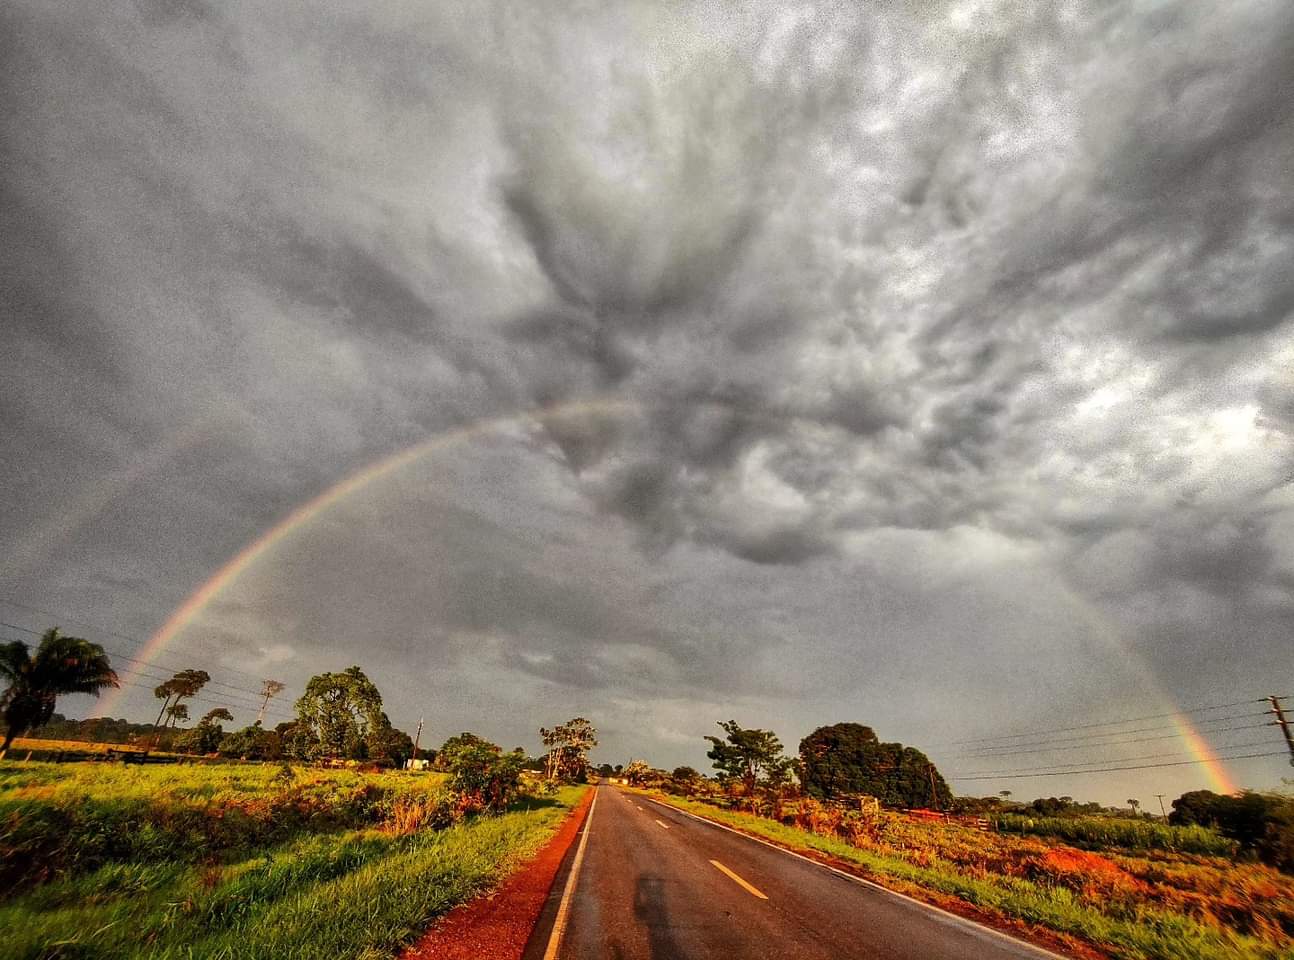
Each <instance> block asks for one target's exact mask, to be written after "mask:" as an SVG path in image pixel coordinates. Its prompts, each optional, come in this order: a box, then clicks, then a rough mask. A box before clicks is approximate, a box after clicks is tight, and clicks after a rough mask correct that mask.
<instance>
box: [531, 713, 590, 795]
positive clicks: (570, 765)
mask: <svg viewBox="0 0 1294 960" xmlns="http://www.w3.org/2000/svg"><path fill="white" fill-rule="evenodd" d="M539 735H540V737H542V738H543V741H544V746H545V747H547V748H548V779H549V780H555V779H559V778H560V779H563V780H582V779H584V778H586V777H587V775H588V765H589V761H588V753H589V751H590V750H592V749H593V748H594V747H596V746H597V745H598V740H597V730H595V729H594V727H593V724H591V723H590V722H589V721H588V720H586V719H584V718H583V717H576V718H575V719H573V720H568V721H567V722H566V723H563V724H560V725H558V726H556V727H554V728H553V729H552V730H549V729H547V728H546V727H540V728H539Z"/></svg>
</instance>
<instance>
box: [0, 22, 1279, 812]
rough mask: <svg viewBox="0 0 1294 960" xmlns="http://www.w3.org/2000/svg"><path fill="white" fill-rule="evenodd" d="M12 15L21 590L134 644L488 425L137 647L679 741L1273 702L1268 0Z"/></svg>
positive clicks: (462, 715)
mask: <svg viewBox="0 0 1294 960" xmlns="http://www.w3.org/2000/svg"><path fill="white" fill-rule="evenodd" d="M0 25H2V27H3V29H0V37H2V38H3V39H2V40H0V63H3V65H4V66H3V67H0V91H2V92H0V97H2V98H3V99H2V102H0V107H2V109H3V117H4V124H5V135H4V137H3V138H0V223H2V224H3V226H2V227H0V230H2V234H0V276H2V277H3V281H0V322H2V323H3V348H4V349H3V351H0V405H2V406H0V436H2V437H3V440H4V451H5V453H4V456H3V458H0V490H2V492H3V496H4V501H5V504H6V510H5V511H4V515H3V519H2V520H0V535H2V536H3V541H4V543H5V544H6V545H8V546H7V548H6V551H5V556H4V557H2V558H0V576H2V577H3V584H4V589H3V591H2V593H3V595H4V596H6V597H8V598H9V599H14V600H18V601H20V602H23V603H27V604H30V605H32V606H37V607H40V608H43V609H49V610H53V611H56V612H59V613H60V614H65V615H66V616H69V617H79V618H82V619H84V620H86V621H88V622H89V623H90V624H92V625H95V626H96V627H97V628H98V629H100V630H103V631H114V632H116V633H118V634H120V635H122V636H123V637H127V638H143V637H146V636H147V635H149V634H151V633H152V632H153V631H155V630H156V629H157V627H158V626H159V625H160V624H161V623H162V622H164V621H165V620H166V618H167V616H168V614H169V612H170V611H172V610H173V609H174V608H175V607H176V606H178V604H179V603H181V602H182V601H183V599H184V598H185V597H186V596H187V595H188V594H190V593H191V592H192V591H193V590H194V589H195V588H196V587H198V586H199V585H200V584H201V583H203V582H204V581H205V580H206V579H207V578H208V577H209V576H210V575H211V574H212V573H213V572H214V571H215V570H217V569H218V568H219V567H220V566H221V565H222V564H224V563H225V562H226V561H227V560H228V559H229V558H230V557H231V556H233V555H234V554H236V553H237V552H238V551H239V550H240V549H241V548H242V547H243V546H244V545H246V544H247V543H248V542H250V541H252V540H254V539H255V538H256V537H257V536H258V535H260V534H261V533H263V532H264V531H265V530H267V529H269V528H270V527H271V526H273V524H275V523H276V522H277V521H279V520H281V519H282V518H283V517H284V516H285V515H287V514H288V513H289V512H290V511H291V510H292V508H293V507H294V506H296V505H298V504H300V503H302V502H304V501H306V500H308V499H309V498H311V497H312V496H315V495H317V494H318V493H320V492H321V491H323V490H326V489H327V488H329V487H330V486H332V485H333V484H335V483H337V482H339V481H340V480H342V479H343V478H345V477H347V476H349V475H350V474H352V473H353V472H355V471H356V470H359V469H361V468H362V467H364V466H365V465H366V464H369V463H372V462H375V461H379V460H381V459H382V458H384V457H387V456H390V455H392V454H394V453H396V452H397V451H399V450H402V449H405V448H407V447H409V446H410V445H412V444H415V443H419V442H423V441H425V440H426V439H427V438H429V437H433V436H436V435H437V434H440V433H443V432H445V431H450V430H454V429H456V428H460V427H463V426H466V425H469V424H473V423H482V422H486V421H489V422H490V423H493V424H495V425H494V426H492V427H489V428H485V429H482V430H480V431H478V432H477V433H475V434H473V435H472V436H469V437H466V438H465V439H462V440H458V441H456V442H453V443H446V444H445V445H443V446H441V447H438V448H436V450H435V452H434V453H432V454H429V455H428V456H427V457H424V458H421V459H419V460H418V461H416V462H415V463H414V464H412V465H411V466H409V467H408V468H406V469H402V470H399V471H397V472H395V473H394V474H392V475H390V476H387V477H385V478H384V479H382V480H381V481H380V482H376V483H374V484H372V485H371V486H369V487H367V488H365V490H364V491H363V493H362V494H358V495H355V496H352V497H349V498H347V499H346V500H345V501H343V502H342V503H340V504H339V505H338V506H337V507H335V508H334V509H332V510H330V511H328V512H327V513H326V515H325V516H324V517H322V518H321V519H319V520H318V521H317V522H315V523H313V524H311V525H310V527H308V528H306V529H302V530H299V531H297V532H296V533H294V534H293V535H292V536H290V537H287V538H284V540H283V541H282V542H281V543H280V544H278V545H277V546H276V547H275V548H274V549H273V551H272V552H271V553H269V554H268V555H267V556H266V557H265V558H264V559H262V560H261V561H259V562H258V563H257V564H256V565H255V566H254V568H253V569H251V570H249V571H248V572H247V573H245V574H244V575H243V576H242V577H241V578H240V579H239V580H238V581H237V582H236V583H235V584H234V585H233V586H231V587H230V588H229V589H228V590H227V591H225V592H224V593H222V595H221V597H220V598H219V600H218V602H216V603H214V604H212V605H211V606H210V607H208V608H207V609H206V610H205V611H204V612H203V614H202V616H201V617H200V618H198V620H196V621H195V622H194V623H193V624H192V625H191V626H190V627H189V628H188V629H187V630H186V631H185V633H183V634H182V635H181V637H180V638H179V640H177V642H176V645H175V647H174V648H173V649H172V650H170V651H168V653H167V654H166V655H165V657H164V658H163V659H162V660H161V661H159V662H160V663H162V664H164V665H165V666H187V665H189V662H190V661H193V660H203V662H204V663H208V664H213V665H215V666H214V667H213V668H212V669H213V673H214V672H215V668H216V667H220V666H224V667H226V668H228V669H229V670H231V671H238V670H245V671H249V672H250V673H251V674H254V675H259V674H261V673H263V672H265V671H266V670H271V671H277V672H278V674H281V675H282V676H283V678H284V679H286V680H288V681H289V682H290V684H295V685H296V686H297V687H298V689H299V687H300V685H301V684H302V683H303V682H304V679H305V678H306V677H308V676H309V675H310V673H312V672H314V671H315V670H316V669H320V668H322V667H324V666H329V667H344V666H346V665H348V664H349V663H351V662H360V663H361V664H362V665H364V667H365V668H366V669H367V670H369V671H370V673H371V674H372V675H374V676H375V678H377V679H378V681H379V685H380V686H381V687H382V689H383V690H385V691H388V694H387V696H388V700H389V701H390V702H389V707H390V708H391V709H390V710H389V712H390V713H391V714H392V716H393V717H394V718H395V719H396V720H397V722H399V723H403V724H405V725H412V724H413V723H414V722H416V719H417V717H418V716H419V715H420V714H422V713H423V712H425V713H426V714H427V715H428V717H429V718H430V721H431V724H432V726H433V728H434V729H437V730H439V731H440V732H443V733H445V734H446V735H448V734H449V733H453V732H457V731H458V730H461V729H464V728H472V729H479V730H480V731H481V732H482V733H485V734H487V735H490V736H493V737H495V738H497V739H500V740H501V741H505V742H506V743H507V745H509V746H511V745H512V743H513V742H522V743H527V744H530V745H531V746H534V745H535V744H534V743H533V741H534V740H535V736H534V731H535V729H537V727H538V726H539V725H540V724H541V723H551V722H553V721H555V720H560V719H563V718H564V717H565V716H566V715H567V714H570V715H574V714H576V713H580V714H583V715H586V716H591V717H592V718H593V719H594V721H595V723H597V724H598V726H599V727H601V728H602V729H603V730H604V737H603V742H604V744H605V748H604V752H605V754H606V756H607V758H608V759H611V760H612V761H613V762H626V761H627V759H628V757H629V756H630V755H634V756H639V755H646V756H648V757H649V758H650V759H653V760H654V761H655V762H657V763H659V764H662V765H666V764H670V765H672V764H673V763H683V762H687V763H692V764H693V765H697V766H701V765H703V763H702V762H701V748H702V746H703V744H702V742H701V741H700V739H699V738H700V737H701V736H702V735H703V734H704V733H708V732H710V727H711V726H712V724H713V721H715V720H719V719H726V718H727V717H728V716H738V718H739V719H741V720H742V721H744V722H747V723H752V724H759V725H762V726H773V727H776V728H777V729H778V730H779V732H781V733H782V735H783V737H784V739H786V740H787V741H789V742H792V743H794V742H795V741H797V740H798V738H799V737H800V736H802V735H803V734H804V733H807V732H808V731H809V730H810V729H811V728H812V727H813V726H815V725H817V724H818V723H820V722H833V721H837V720H845V719H849V720H858V721H860V722H864V723H868V724H869V725H872V726H874V727H875V728H876V729H877V730H878V732H880V733H882V735H883V736H884V737H886V738H889V739H903V740H905V741H916V742H918V743H925V744H930V745H932V749H931V752H932V754H934V755H935V756H936V757H937V758H938V759H940V760H941V762H943V763H945V764H946V765H947V766H948V767H949V768H950V769H952V768H955V767H960V769H965V768H966V767H968V766H969V764H965V763H962V764H959V762H958V755H957V753H956V750H955V748H953V747H947V748H945V747H943V746H941V745H945V744H950V743H951V742H952V741H955V740H957V739H959V738H961V737H964V736H976V735H988V734H993V733H1001V732H1013V731H1015V730H1030V729H1036V728H1037V727H1038V726H1039V725H1040V724H1042V723H1050V724H1053V725H1064V724H1065V723H1081V722H1084V721H1085V720H1091V719H1092V718H1093V717H1095V718H1097V719H1103V718H1107V717H1108V718H1118V717H1122V716H1131V715H1137V714H1139V713H1142V712H1146V711H1145V704H1146V703H1147V702H1148V701H1150V702H1154V703H1155V704H1156V706H1158V705H1159V702H1160V698H1161V697H1163V696H1166V697H1167V698H1168V699H1169V700H1172V701H1175V702H1178V703H1182V704H1191V703H1213V702H1219V701H1231V700H1234V699H1243V698H1246V697H1250V696H1252V697H1255V698H1256V697H1259V696H1263V695H1266V694H1268V693H1286V692H1291V691H1286V690H1269V689H1268V687H1269V686H1271V684H1272V683H1275V682H1276V679H1275V678H1279V677H1285V678H1287V679H1288V678H1289V676H1290V674H1289V669H1288V663H1287V661H1288V652H1289V638H1290V636H1291V635H1294V547H1292V546H1291V544H1294V484H1291V478H1292V477H1294V456H1292V454H1294V443H1292V438H1291V428H1292V427H1294V326H1292V324H1291V319H1292V318H1294V270H1291V267H1290V265H1291V264H1292V263H1294V165H1292V164H1291V156H1294V9H1291V7H1290V5H1289V4H1288V3H1286V2H1283V0H1244V2H1234V3H1228V4H1224V5H1213V6H1210V5H1204V4H1198V3H1186V2H1155V3H1152V2H1142V3H1131V2H1129V3H1090V4H1088V3H1079V4H1070V3H1059V2H1057V3H1010V2H983V3H973V4H965V3H957V4H953V3H932V2H920V3H917V2H911V3H906V2H895V3H886V4H852V5H851V4H833V3H823V4H807V5H798V6H793V7H788V6H787V5H784V4H777V3H768V4H748V5H744V6H741V7H739V8H736V7H732V6H730V5H720V4H668V5H662V4H653V3H641V4H639V3H624V4H599V3H584V2H581V3H570V4H562V5H555V4H547V5H544V7H543V9H542V10H541V9H539V8H538V7H537V6H535V5H533V4H520V3H510V2H499V3H486V4H444V3H437V4H411V3H377V4H368V5H364V6H363V7H347V6H344V5H331V4H304V5H293V6H291V7H286V8H277V7H276V8H274V9H270V10H267V9H265V8H264V7H263V6H262V5H253V4H247V3H241V2H231V3H219V4H216V3H205V2H201V0H188V2H183V3H181V2H171V0H136V2H133V3H125V4H113V5H107V6H103V7H97V8H95V9H93V10H86V9H85V8H84V7H82V6H79V5H76V4H71V3H49V2H41V3H36V2H30V3H26V2H19V3H16V4H8V5H6V7H5V9H4V11H3V12H0ZM6 615H7V616H9V617H10V619H11V620H16V619H18V618H19V617H20V616H21V615H20V613H18V612H15V611H13V610H10V611H9V612H8V613H7V614H6ZM37 619H39V618H37ZM24 624H25V625H27V626H29V627H33V628H34V627H35V626H38V625H40V624H37V623H36V621H35V620H32V621H31V622H30V623H28V622H26V621H24ZM67 626H73V625H72V624H67ZM81 632H82V633H87V634H90V633H92V631H91V630H90V629H88V628H87V629H82V630H81ZM123 643H126V641H125V640H123V639H121V638H120V637H119V638H118V641H117V644H118V646H121V645H122V644H123ZM127 652H129V651H127ZM229 676H230V678H231V679H230V682H231V683H244V684H245V683H250V682H251V681H250V680H248V679H247V678H246V676H244V675H242V674H236V673H231V674H230V675H229ZM146 700H147V692H146V691H143V690H139V691H132V692H131V694H130V696H129V697H128V698H127V700H126V701H125V702H126V704H127V705H129V706H130V708H131V709H134V710H136V711H137V712H138V711H140V710H142V706H143V704H144V703H145V701H146ZM85 709H90V707H89V705H86V707H85ZM145 712H146V711H145ZM433 739H434V736H433ZM1218 746H1219V748H1220V749H1225V746H1226V741H1225V739H1223V740H1220V741H1218ZM1279 770H1280V766H1279V764H1278V763H1277V762H1276V761H1272V760H1266V761H1252V762H1249V763H1247V764H1237V766H1236V767H1235V771H1236V773H1237V776H1239V777H1241V778H1242V779H1246V782H1252V783H1253V784H1254V785H1257V786H1262V785H1267V784H1270V783H1271V782H1274V781H1275V779H1276V777H1277V776H1278V775H1279ZM1137 776H1138V775H1130V776H1129V781H1128V785H1127V786H1126V787H1125V786H1124V785H1120V786H1119V787H1118V789H1135V788H1137V787H1138V785H1139V783H1140V781H1139V780H1137ZM1171 776H1172V777H1177V778H1178V779H1177V780H1176V781H1173V782H1174V783H1177V784H1180V785H1182V786H1184V787H1185V786H1189V785H1194V784H1195V783H1196V779H1193V778H1198V773H1197V772H1194V773H1193V772H1191V771H1190V770H1189V768H1188V769H1187V771H1186V772H1180V773H1173V774H1172V775H1171ZM1167 779H1168V778H1166V777H1160V778H1159V779H1157V780H1156V781H1155V782H1156V784H1159V785H1161V786H1162V784H1163V783H1164V782H1166V781H1167ZM1147 782H1149V781H1147ZM1056 789H1057V790H1059V792H1067V793H1074V792H1076V791H1077V792H1081V790H1082V787H1081V784H1080V785H1079V786H1074V785H1073V784H1069V783H1066V784H1058V786H1057V787H1056ZM1111 789H1113V788H1111ZM1159 792H1163V791H1162V789H1161V790H1160V791H1159ZM1116 795H1117V796H1118V797H1119V798H1120V801H1121V799H1122V796H1124V795H1126V794H1118V791H1117V790H1114V792H1113V793H1111V794H1110V796H1109V797H1107V798H1106V799H1111V798H1113V797H1114V796H1116Z"/></svg>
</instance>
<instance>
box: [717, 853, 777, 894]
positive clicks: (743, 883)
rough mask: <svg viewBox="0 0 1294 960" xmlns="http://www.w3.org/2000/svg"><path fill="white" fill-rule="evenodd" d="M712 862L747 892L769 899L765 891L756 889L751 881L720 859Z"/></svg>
mask: <svg viewBox="0 0 1294 960" xmlns="http://www.w3.org/2000/svg"><path fill="white" fill-rule="evenodd" d="M710 862H711V863H712V864H714V866H715V867H716V868H718V870H719V872H720V873H726V874H727V875H728V878H729V879H730V880H735V881H736V882H737V885H738V886H739V887H741V888H742V889H743V890H745V891H746V892H747V893H753V894H754V895H755V896H757V897H759V899H761V900H767V899H768V897H766V896H765V895H764V894H763V893H761V892H760V891H759V890H758V889H756V888H755V887H752V886H751V885H750V884H749V883H747V882H746V881H745V880H743V879H741V877H739V876H737V875H736V874H735V873H733V872H732V871H731V870H729V869H728V868H727V867H725V866H724V865H723V864H722V863H720V862H719V861H718V860H711V861H710Z"/></svg>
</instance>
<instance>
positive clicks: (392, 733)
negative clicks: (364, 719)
mask: <svg viewBox="0 0 1294 960" xmlns="http://www.w3.org/2000/svg"><path fill="white" fill-rule="evenodd" d="M364 747H365V752H366V753H367V754H368V758H369V759H370V760H378V761H382V762H385V763H390V764H392V765H393V766H396V767H401V766H404V761H406V760H408V759H409V758H410V757H411V756H413V737H411V736H409V735H408V734H407V733H405V732H404V731H403V730H397V729H396V728H395V727H393V726H391V721H390V720H389V719H388V718H387V715H386V714H385V713H383V714H382V715H381V716H380V717H379V718H378V724H377V726H376V727H374V728H373V729H372V730H370V731H369V732H368V736H367V737H365V739H364Z"/></svg>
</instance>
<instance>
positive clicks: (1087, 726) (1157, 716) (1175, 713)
mask: <svg viewBox="0 0 1294 960" xmlns="http://www.w3.org/2000/svg"><path fill="white" fill-rule="evenodd" d="M1266 702H1267V699H1266V698H1265V697H1264V698H1261V699H1257V700H1235V701H1233V702H1231V703H1215V704H1212V705H1210V706H1207V707H1192V708H1191V709H1189V710H1172V711H1170V712H1168V713H1150V714H1146V715H1145V716H1142V717H1128V718H1127V719H1124V720H1106V721H1104V722H1101V723H1080V724H1077V725H1075V726H1072V727H1056V728H1055V729H1053V730H1052V731H1051V732H1052V733H1068V732H1069V731H1071V730H1091V729H1094V728H1096V727H1114V726H1120V725H1122V724H1125V723H1141V722H1142V721H1143V720H1162V719H1164V718H1165V717H1180V716H1191V715H1192V714H1196V713H1207V712H1208V711H1210V710H1224V709H1226V708H1228V707H1243V706H1246V705H1247V704H1253V703H1266ZM1201 722H1202V723H1207V722H1208V721H1201ZM1126 732H1130V731H1121V730H1111V731H1110V734H1111V735H1113V734H1116V733H1126ZM1036 735H1037V731H1036V730H1034V731H1031V732H1029V733H1007V734H1002V735H1000V736H996V737H975V738H972V739H970V740H953V741H950V742H949V744H948V745H949V746H961V745H964V744H967V743H988V742H989V741H994V740H1018V739H1020V738H1022V737H1033V736H1036ZM1094 736H1100V734H1094ZM1001 746H1011V745H1010V744H1001Z"/></svg>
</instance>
